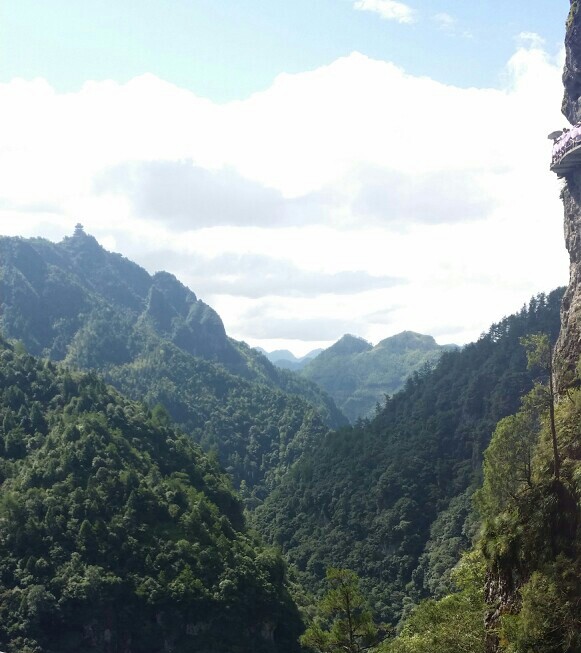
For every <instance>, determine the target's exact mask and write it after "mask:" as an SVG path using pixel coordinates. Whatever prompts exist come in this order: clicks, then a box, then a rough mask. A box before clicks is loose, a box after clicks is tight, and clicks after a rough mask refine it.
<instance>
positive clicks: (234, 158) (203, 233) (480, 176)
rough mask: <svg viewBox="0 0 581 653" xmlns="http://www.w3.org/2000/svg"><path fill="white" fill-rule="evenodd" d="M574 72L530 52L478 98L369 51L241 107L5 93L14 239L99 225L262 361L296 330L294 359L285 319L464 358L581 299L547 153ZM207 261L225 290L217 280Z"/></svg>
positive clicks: (2, 148) (0, 204)
mask: <svg viewBox="0 0 581 653" xmlns="http://www.w3.org/2000/svg"><path fill="white" fill-rule="evenodd" d="M561 63H562V59H559V61H555V60H553V59H552V58H551V57H549V56H548V55H547V53H546V52H545V51H544V50H543V49H542V47H541V45H540V42H538V41H535V40H531V39H530V38H528V39H525V40H524V41H522V40H521V45H519V47H518V49H517V50H516V52H515V54H514V56H513V57H512V58H511V60H510V61H509V62H508V63H507V66H506V70H505V73H504V77H503V86H502V88H498V89H490V88H488V89H487V88H480V89H479V88H469V89H465V88H457V87H453V86H447V85H444V84H440V83H438V82H436V81H434V80H431V79H427V78H422V77H415V76H412V75H409V74H406V73H405V71H403V70H401V68H398V67H397V66H396V65H394V64H392V63H389V62H384V61H376V60H372V59H369V58H368V57H365V56H363V55H361V54H357V53H353V54H352V55H350V56H348V57H344V58H341V59H339V60H337V61H335V62H333V63H332V64H330V65H328V66H324V67H321V68H319V69H317V70H313V71H310V72H305V73H302V74H296V75H281V76H279V77H278V78H277V79H276V80H275V82H274V83H273V84H272V86H271V87H270V88H268V89H267V90H265V91H264V92H261V93H256V94H255V95H252V96H251V97H249V98H247V99H245V100H242V101H237V102H231V103H228V104H223V105H217V104H214V103H212V102H210V101H208V100H205V99H202V98H199V97H197V96H196V95H194V94H193V93H191V92H188V91H185V90H183V89H180V88H178V87H176V86H174V85H171V84H168V83H166V82H164V81H162V80H160V79H158V78H156V77H154V76H152V75H145V76H142V77H139V78H136V79H134V80H132V81H130V82H128V83H127V84H117V83H114V82H89V83H87V84H86V85H85V86H84V87H83V88H82V89H81V90H80V91H79V92H77V93H68V94H60V93H57V92H56V91H55V90H54V89H52V88H51V87H50V86H49V85H48V84H47V83H46V82H44V81H42V80H35V81H30V82H25V81H22V80H20V81H18V80H17V81H14V82H11V83H8V84H0V119H1V120H2V123H3V124H5V125H10V130H4V131H3V132H2V134H1V135H0V179H2V184H1V186H0V233H6V234H22V235H25V236H30V235H44V236H47V237H50V238H59V237H61V236H62V235H65V234H67V233H71V232H72V229H73V227H74V224H75V223H76V222H78V221H80V222H82V223H83V224H84V225H85V227H86V230H87V231H88V232H90V233H93V234H94V235H95V236H96V237H98V238H99V239H101V240H102V241H103V242H106V243H107V244H108V246H110V247H115V248H117V249H118V251H121V252H122V253H123V254H125V255H126V256H129V257H132V258H134V259H136V260H138V261H140V262H142V264H144V265H146V266H147V267H148V268H150V267H152V266H153V265H154V262H155V269H159V268H161V267H163V268H165V269H168V270H169V271H171V272H174V273H175V274H177V275H178V276H179V278H181V279H182V280H183V281H185V282H186V283H189V284H191V285H192V288H193V290H194V291H196V292H197V293H198V294H200V295H201V296H202V298H203V299H204V300H206V301H209V302H210V303H211V304H212V305H213V306H214V307H215V308H216V309H217V310H218V312H219V313H220V314H221V315H222V317H223V318H224V321H225V323H226V326H227V328H228V330H229V332H230V333H231V334H232V335H233V336H235V337H236V336H238V337H244V338H247V339H248V340H249V341H250V342H251V344H263V345H266V346H267V347H269V346H270V345H269V343H268V342H265V339H267V338H268V337H269V332H268V326H269V324H270V323H271V320H270V318H272V319H273V320H274V319H275V318H276V320H277V321H276V322H274V321H273V322H272V324H273V325H275V324H276V325H277V329H276V330H273V331H272V334H271V336H270V337H272V338H273V339H274V338H275V335H277V336H278V337H279V339H278V340H277V341H276V346H280V345H282V344H283V343H282V342H281V340H280V339H282V338H287V337H289V338H290V337H291V336H290V335H289V333H290V331H289V329H290V322H289V323H288V324H283V323H282V322H281V320H283V319H285V316H286V318H289V319H290V318H292V319H293V320H294V319H295V318H297V319H298V318H300V319H301V320H302V326H301V327H300V329H299V328H297V331H296V332H295V337H296V338H299V337H306V336H307V335H308V334H310V335H309V338H312V340H313V341H316V342H317V344H319V343H320V342H322V341H324V340H325V339H326V338H327V337H331V336H330V334H331V332H332V333H335V331H333V329H335V330H336V329H338V328H339V327H340V326H341V325H342V324H345V323H346V322H348V323H349V325H350V326H349V325H347V326H349V330H350V331H355V328H354V327H357V328H358V329H359V330H358V331H355V332H357V333H358V334H359V335H361V336H363V337H366V338H367V339H369V340H372V341H377V340H380V339H382V338H384V337H386V336H388V335H390V334H391V333H396V332H397V331H402V330H404V329H413V330H416V331H423V332H428V333H429V332H432V333H438V334H440V341H443V342H444V341H455V342H460V343H461V342H464V341H466V340H468V339H471V338H474V337H477V336H478V334H479V333H480V332H481V331H482V330H484V329H486V328H487V326H488V325H489V324H490V323H491V322H492V321H493V320H497V319H499V318H500V317H501V316H502V315H504V314H506V313H509V312H512V311H514V310H516V309H518V308H519V306H520V305H521V304H522V303H523V302H524V301H526V300H527V298H528V297H529V296H530V295H532V294H533V293H535V292H537V291H540V290H550V289H551V288H553V287H555V286H556V285H558V284H559V283H565V282H566V279H567V260H566V253H565V250H564V246H563V241H562V232H561V226H560V223H561V214H562V209H561V207H560V202H559V199H558V195H559V184H558V182H557V180H556V179H555V178H554V176H552V175H551V174H550V173H549V171H548V159H549V156H550V143H549V142H548V141H547V139H546V134H547V133H549V132H550V131H551V130H552V129H554V128H555V127H560V126H562V123H563V119H562V117H561V114H560V112H559V105H560V97H561V95H562V87H561V81H560V73H561V71H560V65H561ZM163 252H165V255H162V254H163ZM199 260H206V261H208V260H212V261H213V262H214V263H216V264H217V262H218V261H221V262H222V263H223V264H224V269H225V272H223V273H222V275H221V276H220V274H218V270H217V268H213V269H212V271H211V274H208V276H207V278H204V270H203V268H200V267H199V266H198V267H196V265H195V264H194V263H195V261H199ZM273 261H278V262H279V263H280V266H279V268H278V270H277V269H275V267H276V266H275V265H274V263H273ZM210 267H211V266H210ZM237 267H238V270H237V269H236V268H237ZM253 270H256V271H257V274H258V275H262V276H261V277H260V278H258V276H256V275H255V276H254V278H253V274H252V272H253ZM152 271H153V270H152ZM342 275H343V276H342ZM401 278H403V279H405V280H406V284H405V285H397V284H395V285H394V284H393V283H391V281H390V280H393V279H401ZM285 280H286V283H287V288H284V284H285ZM234 283H236V284H239V287H234V285H233V284H234ZM319 284H320V285H319ZM291 286H292V292H291V291H290V287H291ZM337 287H343V289H345V288H347V287H348V288H349V289H350V293H349V294H348V293H342V294H340V293H337V292H336V290H337ZM317 288H320V293H325V294H321V295H320V296H317V295H316V294H315V289H317ZM263 292H264V293H269V297H270V298H271V299H270V300H269V301H270V302H271V303H270V304H268V305H265V306H263V305H262V304H260V299H259V298H258V297H257V296H258V295H259V294H261V293H263ZM277 298H278V299H277ZM257 307H260V308H261V309H262V308H264V311H265V312H264V320H263V326H262V327H261V331H260V334H259V333H258V332H257V333H255V334H254V335H253V334H252V332H251V328H250V327H251V325H252V324H256V323H257V320H254V322H252V321H249V318H248V315H249V313H248V312H249V311H251V310H252V309H253V308H257ZM378 315H384V316H386V317H385V319H382V320H379V319H378V318H377V316H378ZM345 316H348V317H347V318H346V317H345ZM366 316H367V317H366ZM372 316H375V317H372ZM324 319H327V320H329V321H330V322H332V324H333V325H334V326H333V328H331V329H325V328H322V327H321V328H320V329H319V326H320V325H321V320H324ZM291 322H292V320H291ZM459 325H462V327H463V328H462V331H458V329H459ZM317 329H319V331H318V335H317V334H316V332H317ZM446 329H448V331H446ZM283 334H284V335H283ZM339 335H340V334H339ZM253 338H254V340H253ZM311 344H312V343H307V344H305V345H304V349H305V350H306V349H308V348H309V347H310V345H311Z"/></svg>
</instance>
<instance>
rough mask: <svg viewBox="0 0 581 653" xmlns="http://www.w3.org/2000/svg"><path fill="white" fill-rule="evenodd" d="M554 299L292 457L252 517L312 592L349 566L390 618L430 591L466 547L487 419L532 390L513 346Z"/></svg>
mask: <svg viewBox="0 0 581 653" xmlns="http://www.w3.org/2000/svg"><path fill="white" fill-rule="evenodd" d="M561 296H562V291H555V292H553V293H551V294H550V295H549V296H547V297H545V296H539V297H538V298H535V299H534V300H532V301H531V303H530V305H529V306H528V307H526V308H523V309H522V310H521V312H520V313H518V314H517V315H513V316H511V317H508V318H505V319H504V320H502V321H501V322H500V323H498V324H496V325H494V326H493V327H492V328H491V329H490V330H489V332H488V333H487V334H485V335H483V336H482V337H481V338H480V339H479V340H478V341H477V342H476V343H473V344H470V345H468V346H466V347H465V348H464V349H463V350H461V351H452V352H448V353H445V354H443V355H442V357H441V359H440V361H439V363H438V364H437V366H436V367H435V369H433V370H431V371H430V370H427V371H425V372H423V373H418V374H416V375H414V376H412V377H411V378H410V379H409V380H408V382H407V383H406V386H405V388H404V390H402V391H401V392H400V393H398V394H396V395H395V396H393V397H392V398H391V399H389V400H387V402H386V404H385V406H384V407H383V409H382V410H381V411H380V412H379V413H378V414H377V415H376V417H375V418H374V419H372V420H371V421H364V422H362V423H361V424H359V425H358V426H356V427H354V428H348V429H342V430H340V431H338V432H337V433H331V434H329V435H328V436H326V437H325V438H324V439H323V440H321V441H319V442H317V443H316V444H315V445H314V447H313V449H312V450H310V451H308V452H306V453H305V454H303V455H302V457H301V459H300V460H299V461H298V462H297V463H296V464H295V466H294V467H293V469H292V471H291V473H290V474H288V475H287V476H286V477H285V478H284V479H283V480H282V482H281V484H280V486H279V487H278V488H277V489H276V490H275V491H274V492H273V493H272V494H271V495H270V496H269V498H268V499H267V500H266V501H265V503H264V505H263V506H261V507H260V508H259V509H258V510H257V513H256V514H255V518H256V520H257V522H258V523H259V525H260V528H261V530H262V532H263V533H266V534H267V537H268V538H269V539H270V541H271V542H273V543H275V544H277V545H279V546H280V547H282V549H283V550H284V551H285V552H286V554H287V555H288V557H289V559H290V560H291V561H292V562H293V563H294V564H295V565H296V566H297V568H298V569H299V573H300V576H301V579H302V581H303V582H304V584H305V585H306V586H307V587H309V588H311V589H313V590H317V589H318V588H319V587H320V582H321V580H322V579H323V577H324V575H325V569H326V568H328V567H331V566H339V567H344V568H349V569H353V570H354V571H356V572H357V573H358V574H359V575H360V576H361V577H362V579H363V581H364V586H365V587H366V590H367V593H368V596H369V598H370V600H371V603H372V606H373V608H374V609H375V610H376V612H377V613H378V615H379V616H380V617H381V618H382V619H384V620H387V621H391V622H392V623H393V622H395V621H396V620H397V619H398V618H399V616H400V615H401V614H402V610H403V609H404V607H405V605H406V603H407V602H409V601H416V600H418V599H419V598H421V597H422V596H427V595H429V594H431V595H436V596H437V595H441V594H443V593H445V592H446V591H447V590H448V588H449V581H448V580H447V574H448V573H449V569H450V568H451V567H452V566H453V565H454V563H455V562H456V561H457V560H458V558H459V555H460V552H461V551H462V550H463V549H465V548H466V547H467V546H468V545H469V543H470V534H471V521H470V519H468V516H469V513H470V500H469V497H470V494H471V492H472V490H473V489H474V487H475V485H477V484H478V483H479V479H480V471H481V462H482V458H481V454H482V452H483V451H484V449H485V448H486V446H487V444H488V442H489V440H490V436H491V434H492V432H493V430H494V427H495V425H496V423H497V422H498V420H499V419H501V418H502V417H504V416H506V415H509V414H511V413H512V412H514V411H515V410H516V409H517V408H518V406H519V402H520V398H521V396H522V395H523V394H524V393H525V392H527V391H528V390H529V389H530V387H531V385H532V377H531V372H530V371H528V370H527V364H526V356H525V352H524V350H523V348H522V346H521V345H520V343H519V339H520V338H521V337H522V336H523V335H526V334H528V333H534V332H539V331H543V332H546V333H549V334H550V335H551V337H552V338H553V339H554V338H555V337H556V335H557V332H558V329H559V305H560V298H561Z"/></svg>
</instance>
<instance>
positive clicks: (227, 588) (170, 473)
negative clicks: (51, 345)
mask: <svg viewBox="0 0 581 653" xmlns="http://www.w3.org/2000/svg"><path fill="white" fill-rule="evenodd" d="M21 349H22V348H20V350H19V349H18V348H17V349H14V348H13V347H11V346H9V345H8V344H7V343H6V342H5V341H3V340H0V453H1V458H0V477H1V480H2V492H1V496H0V523H1V524H2V529H1V532H2V535H1V537H0V596H1V601H0V646H1V648H2V649H3V650H6V651H9V652H10V653H33V652H34V653H66V652H67V651H71V653H72V652H73V651H74V652H77V651H79V650H89V649H90V650H95V651H112V650H134V651H140V652H144V653H147V652H148V651H151V652H152V653H153V652H157V651H160V650H167V647H168V646H169V647H170V648H171V650H173V651H176V652H179V651H192V650H196V651H202V650H211V651H223V652H224V653H226V652H227V651H228V652H230V651H240V652H243V651H249V650H253V651H265V652H267V651H277V650H281V651H292V650H295V644H294V642H296V639H297V637H298V634H299V633H300V627H301V626H300V619H299V618H298V614H297V613H296V609H295V608H294V607H293V603H292V601H291V600H290V597H289V595H288V591H287V589H286V586H285V566H284V563H283V561H282V560H281V558H280V557H279V555H278V554H276V553H275V552H273V551H270V550H267V549H265V548H264V547H262V546H261V545H260V544H259V543H258V542H257V540H256V539H255V538H254V537H253V536H251V535H250V534H249V533H248V532H247V530H246V528H245V524H244V517H243V514H242V507H241V504H240V501H239V500H238V498H237V497H236V496H235V495H234V494H233V492H232V489H231V485H230V481H229V479H228V478H227V477H226V476H225V475H224V474H223V473H222V472H221V471H220V470H219V468H218V467H217V465H216V463H215V462H212V460H211V459H209V458H208V457H207V456H206V455H205V454H203V453H202V451H201V450H200V449H199V448H198V447H197V446H196V445H194V444H193V443H192V441H191V439H190V438H188V437H186V436H185V435H183V434H181V433H180V432H178V431H176V430H175V429H174V428H172V427H171V426H169V423H168V417H167V413H165V412H164V411H163V410H161V409H158V410H154V411H149V410H148V409H147V407H145V406H144V405H143V404H139V403H135V402H131V401H129V400H126V399H124V398H122V397H121V396H120V395H119V394H117V392H115V391H114V390H113V389H111V388H110V387H107V386H106V385H105V384H104V383H103V381H101V380H99V378H98V377H96V376H95V375H92V374H91V375H86V374H77V373H73V372H70V371H68V370H67V369H64V368H59V367H55V365H53V364H52V363H50V362H49V361H47V360H39V359H35V358H33V357H30V356H28V355H27V354H26V353H24V352H23V351H21Z"/></svg>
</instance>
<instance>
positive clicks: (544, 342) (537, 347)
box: [520, 333, 561, 480]
mask: <svg viewBox="0 0 581 653" xmlns="http://www.w3.org/2000/svg"><path fill="white" fill-rule="evenodd" d="M520 342H521V344H522V345H523V347H524V348H525V350H526V352H527V363H528V369H530V370H535V369H537V370H539V371H540V372H542V373H544V374H545V375H548V377H549V380H548V385H545V384H542V383H539V382H538V383H536V384H535V388H534V390H533V393H531V397H535V396H536V397H537V398H538V404H539V405H538V407H539V408H541V409H545V410H546V409H548V411H549V423H550V427H551V440H552V442H553V461H554V474H555V478H556V479H557V480H559V475H560V471H561V459H560V456H559V447H558V441H557V427H556V425H555V387H554V383H553V348H552V347H551V343H550V342H549V336H548V335H547V334H546V333H535V334H532V335H530V336H525V337H523V338H521V339H520Z"/></svg>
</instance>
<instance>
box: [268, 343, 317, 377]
mask: <svg viewBox="0 0 581 653" xmlns="http://www.w3.org/2000/svg"><path fill="white" fill-rule="evenodd" d="M256 349H257V350H258V351H259V352H261V353H262V354H264V355H265V356H266V358H268V360H269V361H270V362H271V363H272V364H273V365H276V366H277V367H282V368H283V369H285V370H294V371H295V372H296V371H297V370H302V369H303V367H304V366H305V365H306V364H307V363H308V362H309V361H311V360H312V359H313V358H316V357H317V356H318V355H319V354H320V353H321V352H322V351H323V350H322V349H313V351H310V352H309V353H308V354H305V355H304V356H300V357H298V358H297V357H296V356H295V355H294V354H293V353H292V352H291V351H288V349H277V350H276V351H270V352H269V351H265V350H264V349H262V348H261V347H256Z"/></svg>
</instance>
